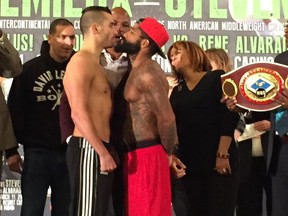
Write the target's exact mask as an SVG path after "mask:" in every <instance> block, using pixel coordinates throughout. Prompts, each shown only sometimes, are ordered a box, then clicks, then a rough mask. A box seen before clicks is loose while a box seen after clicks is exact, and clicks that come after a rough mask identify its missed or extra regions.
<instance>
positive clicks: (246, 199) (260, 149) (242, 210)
mask: <svg viewBox="0 0 288 216" xmlns="http://www.w3.org/2000/svg"><path fill="white" fill-rule="evenodd" d="M244 116H245V117H244V119H245V122H246V130H244V133H246V131H249V130H250V129H251V128H252V129H255V130H257V131H263V132H264V131H265V133H263V134H262V135H260V136H256V137H253V138H250V139H245V140H241V141H238V152H239V160H240V184H239V190H238V198H237V216H261V215H262V197H263V189H264V190H265V194H266V211H267V215H268V216H270V215H271V205H272V204H271V199H272V198H271V193H272V192H271V178H270V176H269V175H267V172H266V159H267V149H268V140H269V130H270V125H271V124H270V112H269V111H267V112H253V111H250V112H247V113H246V115H244ZM242 137H244V136H242ZM242 137H240V138H242ZM239 140H240V139H239Z"/></svg>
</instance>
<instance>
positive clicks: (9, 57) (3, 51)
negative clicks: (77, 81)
mask: <svg viewBox="0 0 288 216" xmlns="http://www.w3.org/2000/svg"><path fill="white" fill-rule="evenodd" d="M21 72H22V63H21V60H20V58H19V53H18V52H17V50H16V49H15V48H14V47H13V45H12V44H11V43H10V41H9V40H8V38H7V37H6V35H5V34H4V33H3V31H2V30H1V29H0V77H3V78H12V77H15V76H17V75H19V74H20V73H21ZM17 147H18V144H17V141H16V138H15V136H14V132H13V128H12V123H11V118H10V113H9V110H8V106H7V104H6V101H5V97H4V94H3V92H2V90H1V88H0V157H1V158H2V153H3V150H5V153H6V158H7V160H8V161H7V162H8V166H9V168H10V169H11V170H12V171H17V172H21V167H20V166H19V164H20V165H21V158H20V156H19V155H18V154H14V152H15V151H16V152H17ZM0 172H1V173H2V163H1V165H0ZM0 175H1V174H0Z"/></svg>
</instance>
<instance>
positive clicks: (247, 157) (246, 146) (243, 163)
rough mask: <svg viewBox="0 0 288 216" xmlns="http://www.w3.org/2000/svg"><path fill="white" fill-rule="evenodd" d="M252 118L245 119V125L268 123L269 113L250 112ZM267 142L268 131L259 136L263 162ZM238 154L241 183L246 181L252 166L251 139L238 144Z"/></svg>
mask: <svg viewBox="0 0 288 216" xmlns="http://www.w3.org/2000/svg"><path fill="white" fill-rule="evenodd" d="M251 114H252V116H251V118H249V119H246V120H245V121H246V123H247V124H251V123H254V122H257V121H262V120H268V121H270V112H253V111H252V112H251ZM268 141H269V131H267V132H266V133H264V134H262V135H261V145H262V149H263V154H264V158H265V160H267V151H268ZM238 152H239V160H240V179H241V181H247V180H248V178H249V176H250V173H251V164H252V157H253V156H252V139H248V140H244V141H242V142H239V143H238Z"/></svg>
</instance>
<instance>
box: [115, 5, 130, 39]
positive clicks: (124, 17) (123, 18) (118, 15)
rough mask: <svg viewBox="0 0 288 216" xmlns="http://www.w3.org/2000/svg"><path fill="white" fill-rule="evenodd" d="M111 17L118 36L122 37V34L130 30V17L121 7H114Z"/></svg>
mask: <svg viewBox="0 0 288 216" xmlns="http://www.w3.org/2000/svg"><path fill="white" fill-rule="evenodd" d="M112 17H113V19H114V21H115V23H116V28H117V31H118V36H119V37H122V36H123V34H124V33H126V32H127V31H129V29H130V23H131V21H130V17H129V14H128V13H127V11H126V10H125V9H124V8H122V7H115V8H113V9H112Z"/></svg>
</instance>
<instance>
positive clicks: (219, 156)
mask: <svg viewBox="0 0 288 216" xmlns="http://www.w3.org/2000/svg"><path fill="white" fill-rule="evenodd" d="M229 156H230V155H229V153H227V154H222V153H220V152H217V157H218V158H222V159H229Z"/></svg>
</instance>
